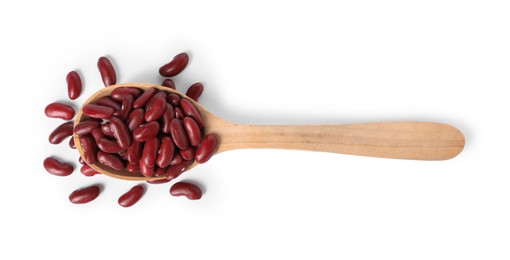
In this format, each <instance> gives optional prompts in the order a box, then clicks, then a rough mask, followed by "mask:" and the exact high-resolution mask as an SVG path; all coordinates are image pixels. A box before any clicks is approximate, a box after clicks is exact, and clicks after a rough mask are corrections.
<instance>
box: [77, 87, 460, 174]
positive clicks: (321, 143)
mask: <svg viewBox="0 0 510 260" xmlns="http://www.w3.org/2000/svg"><path fill="white" fill-rule="evenodd" d="M119 87H136V88H139V89H143V90H146V89H149V88H156V89H158V90H160V91H165V92H167V93H175V94H178V95H180V96H181V97H186V96H185V95H184V94H182V93H180V92H178V91H176V90H173V89H170V88H167V87H162V86H159V85H153V84H146V83H124V84H117V85H112V86H109V87H106V88H103V89H101V90H100V91H98V92H96V93H95V94H93V95H92V96H91V97H90V98H89V99H87V100H86V101H85V102H84V104H83V105H85V104H89V103H93V102H95V101H96V100H97V99H99V98H101V97H103V96H107V95H110V93H111V92H112V90H114V89H115V88H119ZM191 101H192V102H193V104H194V105H195V106H196V107H197V109H198V110H199V111H200V113H201V115H202V117H203V118H204V121H205V133H206V134H208V133H215V134H216V135H217V136H218V137H219V140H220V144H219V147H218V149H217V151H216V153H220V152H224V151H228V150H234V149H245V148H275V149H294V150H308V151H321V152H332V153H341V154H351V155H362V156H372V157H382V158H396V159H412V160H447V159H451V158H453V157H455V156H456V155H457V154H459V153H460V152H461V151H462V149H463V148H464V136H463V135H462V133H461V132H460V131H459V130H458V129H456V128H455V127H452V126H450V125H447V124H442V123H430V122H382V123H362V124H337V125H244V124H235V123H231V122H227V121H224V120H222V119H220V118H219V117H217V116H216V115H214V114H212V113H211V112H209V111H207V110H206V109H205V108H204V107H202V106H201V105H200V104H199V103H197V102H194V101H193V100H191ZM82 108H83V106H82ZM82 108H80V110H79V111H78V113H77V116H76V120H75V125H76V124H77V123H79V122H81V121H82V120H84V119H86V118H87V116H86V115H84V114H83V112H82ZM74 140H75V143H76V149H77V150H78V152H79V153H80V155H81V156H83V150H82V147H81V144H80V141H79V139H78V137H77V136H74ZM196 165H197V163H195V162H194V163H192V164H191V165H190V166H189V167H188V169H187V170H189V169H191V168H193V167H195V166H196ZM90 166H91V167H92V168H94V169H95V170H96V171H99V172H101V173H102V174H105V175H108V176H111V177H115V178H119V179H125V180H157V179H163V178H164V176H163V177H149V178H147V177H144V176H142V175H141V174H140V173H138V174H136V173H131V172H129V171H127V170H120V171H117V170H114V169H111V168H109V167H106V166H104V165H102V164H100V163H96V164H94V165H90Z"/></svg>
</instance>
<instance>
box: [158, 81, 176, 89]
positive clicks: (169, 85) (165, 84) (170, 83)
mask: <svg viewBox="0 0 510 260" xmlns="http://www.w3.org/2000/svg"><path fill="white" fill-rule="evenodd" d="M161 86H163V87H167V88H171V89H175V83H174V81H173V80H171V79H165V80H163V82H161Z"/></svg>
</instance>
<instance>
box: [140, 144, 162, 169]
mask: <svg viewBox="0 0 510 260" xmlns="http://www.w3.org/2000/svg"><path fill="white" fill-rule="evenodd" d="M159 143H160V142H159V139H158V138H157V137H154V138H152V139H150V140H148V141H147V142H145V145H144V146H143V151H142V157H141V161H143V163H144V164H145V165H147V166H149V167H154V165H155V164H156V158H157V155H158V150H159V145H160V144H159Z"/></svg>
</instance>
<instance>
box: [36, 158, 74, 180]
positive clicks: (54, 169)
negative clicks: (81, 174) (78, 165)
mask: <svg viewBox="0 0 510 260" xmlns="http://www.w3.org/2000/svg"><path fill="white" fill-rule="evenodd" d="M43 165H44V169H46V171H47V172H49V173H51V174H53V175H56V176H68V175H70V174H71V173H73V171H74V167H73V165H71V164H69V163H65V162H61V161H59V160H57V159H55V158H53V157H48V158H46V159H44V163H43Z"/></svg>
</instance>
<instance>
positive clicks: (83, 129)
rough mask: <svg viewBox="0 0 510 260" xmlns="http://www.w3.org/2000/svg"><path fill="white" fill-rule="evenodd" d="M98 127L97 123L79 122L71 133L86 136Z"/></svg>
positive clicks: (93, 121) (89, 121)
mask: <svg viewBox="0 0 510 260" xmlns="http://www.w3.org/2000/svg"><path fill="white" fill-rule="evenodd" d="M98 127H99V121H97V120H85V121H81V122H80V123H78V124H76V125H75V126H74V129H73V132H74V134H76V135H80V136H81V135H86V134H88V133H90V132H92V130H94V129H96V128H98Z"/></svg>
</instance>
